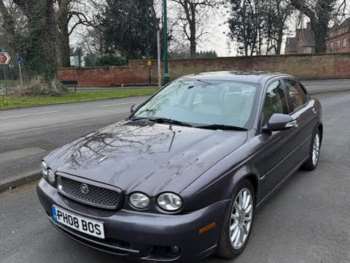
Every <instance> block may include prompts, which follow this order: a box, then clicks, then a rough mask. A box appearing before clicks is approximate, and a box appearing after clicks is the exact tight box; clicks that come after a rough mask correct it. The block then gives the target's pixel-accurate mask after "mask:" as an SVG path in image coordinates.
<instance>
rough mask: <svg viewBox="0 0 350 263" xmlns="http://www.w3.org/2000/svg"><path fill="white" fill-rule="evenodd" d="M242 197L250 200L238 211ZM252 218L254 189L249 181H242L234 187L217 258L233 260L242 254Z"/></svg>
mask: <svg viewBox="0 0 350 263" xmlns="http://www.w3.org/2000/svg"><path fill="white" fill-rule="evenodd" d="M247 195H248V196H249V197H247ZM244 196H246V198H249V199H250V200H249V201H247V200H246V202H247V204H246V205H244V206H243V209H239V208H240V205H239V204H240V203H241V201H242V198H244ZM243 203H244V201H243ZM254 216H255V195H254V187H253V185H252V184H251V183H250V181H248V180H243V181H241V182H240V183H238V185H237V186H236V187H235V190H234V193H233V198H232V201H231V203H230V205H229V208H228V209H227V213H226V216H225V221H224V224H223V227H222V230H221V236H220V239H219V244H218V249H217V253H216V254H217V256H219V257H221V258H224V259H233V258H235V257H237V256H239V255H240V254H242V252H243V251H244V249H245V247H246V245H247V243H248V240H249V237H250V234H251V230H252V226H253V223H254ZM248 221H249V223H248ZM235 226H236V227H235ZM237 231H239V232H237ZM237 235H238V236H239V238H242V242H237V240H238V239H237Z"/></svg>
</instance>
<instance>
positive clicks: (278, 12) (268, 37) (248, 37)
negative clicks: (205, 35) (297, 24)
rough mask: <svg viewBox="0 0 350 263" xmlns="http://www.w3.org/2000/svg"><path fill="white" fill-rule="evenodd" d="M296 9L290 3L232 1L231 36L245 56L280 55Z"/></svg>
mask: <svg viewBox="0 0 350 263" xmlns="http://www.w3.org/2000/svg"><path fill="white" fill-rule="evenodd" d="M293 10H294V9H293V8H292V6H291V5H290V3H289V2H288V0H264V1H263V0H231V16H230V19H229V21H228V23H229V29H230V33H229V37H230V38H231V39H232V40H234V41H236V42H237V43H238V44H239V49H240V50H241V53H242V54H244V55H245V56H252V55H255V54H257V55H261V54H263V50H266V54H271V53H272V54H280V53H281V49H282V42H283V36H284V30H285V29H286V21H287V19H288V18H289V16H290V15H291V14H292V12H293Z"/></svg>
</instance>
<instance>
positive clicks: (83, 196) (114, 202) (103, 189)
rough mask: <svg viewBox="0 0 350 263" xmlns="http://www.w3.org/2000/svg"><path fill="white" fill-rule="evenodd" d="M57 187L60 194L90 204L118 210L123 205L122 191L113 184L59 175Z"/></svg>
mask: <svg viewBox="0 0 350 263" xmlns="http://www.w3.org/2000/svg"><path fill="white" fill-rule="evenodd" d="M57 183H58V185H57V188H58V191H59V193H60V194H62V195H63V196H65V197H67V198H69V199H72V200H73V201H76V202H79V203H82V204H86V205H89V206H93V207H97V208H101V209H108V210H117V209H119V208H120V207H121V205H122V193H121V191H120V190H117V189H114V188H113V187H111V186H106V185H102V184H97V183H91V182H87V181H85V180H80V179H75V178H74V179H73V178H70V177H67V176H62V175H59V176H58V178H57Z"/></svg>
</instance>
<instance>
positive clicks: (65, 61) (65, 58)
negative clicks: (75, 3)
mask: <svg viewBox="0 0 350 263" xmlns="http://www.w3.org/2000/svg"><path fill="white" fill-rule="evenodd" d="M69 4H70V1H69V0H64V1H62V0H61V1H59V2H58V5H59V11H58V15H57V24H58V36H59V39H58V43H57V45H58V61H59V66H62V67H70V45H69V37H70V35H69Z"/></svg>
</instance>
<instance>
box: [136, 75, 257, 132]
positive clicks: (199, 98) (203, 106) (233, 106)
mask: <svg viewBox="0 0 350 263" xmlns="http://www.w3.org/2000/svg"><path fill="white" fill-rule="evenodd" d="M256 93H257V87H256V86H255V85H254V84H251V83H244V82H236V81H215V80H210V81H209V80H195V79H193V80H192V79H189V80H178V81H174V82H173V83H171V84H170V85H169V86H167V87H166V88H164V89H163V90H162V91H161V92H159V93H158V94H157V95H156V96H154V97H153V98H152V99H151V100H150V101H149V102H147V103H146V104H145V105H144V106H143V107H141V108H140V109H139V110H138V111H137V112H136V113H135V114H134V117H137V118H152V119H154V118H167V119H172V120H176V121H181V122H186V123H191V124H195V125H199V126H200V125H213V124H218V125H227V126H235V127H240V128H246V126H247V124H248V122H249V120H250V118H251V116H252V111H253V108H254V105H255V104H254V102H255V98H256Z"/></svg>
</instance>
